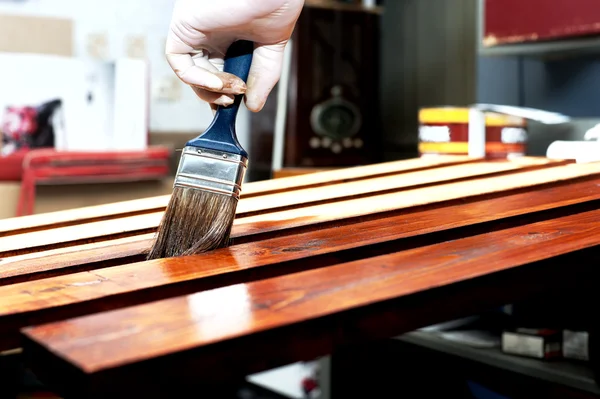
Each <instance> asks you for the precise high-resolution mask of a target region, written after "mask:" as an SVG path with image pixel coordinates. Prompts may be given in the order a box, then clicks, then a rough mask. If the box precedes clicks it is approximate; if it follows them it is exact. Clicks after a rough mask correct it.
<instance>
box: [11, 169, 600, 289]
mask: <svg viewBox="0 0 600 399" xmlns="http://www.w3.org/2000/svg"><path fill="white" fill-rule="evenodd" d="M442 169H446V168H440V170H442ZM543 172H544V173H542V171H526V172H521V173H520V174H519V176H518V177H519V178H518V179H516V178H514V176H510V175H509V176H506V175H504V176H496V177H490V178H485V179H472V180H467V181H462V182H457V183H452V184H442V185H435V186H431V187H425V188H419V189H414V190H408V191H404V192H398V193H391V194H385V195H375V196H371V197H367V198H359V199H354V200H343V201H342V200H340V201H337V202H334V203H328V204H323V205H316V206H309V207H304V208H302V209H295V210H287V211H280V212H271V213H269V214H261V215H257V216H253V217H246V218H243V217H240V218H238V219H236V221H235V223H234V228H233V233H232V237H233V238H234V240H235V242H238V243H239V242H242V243H243V242H249V241H251V240H252V239H258V238H259V237H260V238H268V237H273V236H275V235H281V234H284V235H291V234H294V233H297V232H301V231H304V230H306V229H308V228H311V227H316V226H317V225H320V226H321V227H325V226H327V225H336V224H337V225H339V224H340V223H345V222H347V221H352V220H353V219H355V218H360V219H361V220H366V219H373V218H375V217H377V216H378V214H380V213H384V212H385V213H390V212H398V211H402V212H406V211H407V210H409V209H411V208H415V207H417V206H425V205H432V204H436V205H438V206H444V205H445V204H446V202H448V201H455V200H457V199H462V200H466V199H468V198H470V197H475V196H479V195H486V194H493V193H501V195H504V193H505V192H507V191H508V190H514V189H524V188H527V187H531V188H534V187H536V186H537V185H540V184H548V183H549V182H552V183H554V184H556V183H557V182H559V181H561V180H562V181H567V182H568V181H570V180H569V179H568V178H578V177H583V178H589V177H590V176H591V177H593V176H598V177H600V165H593V166H590V165H569V166H568V167H561V168H559V169H556V170H553V169H549V170H544V171H543ZM557 203H559V202H558V201H557ZM159 219H160V217H159V216H158V215H157V214H148V215H140V216H135V217H131V218H127V219H126V222H123V221H119V220H109V221H104V222H95V223H91V224H84V225H81V226H71V227H61V228H57V229H54V230H52V231H39V232H33V233H29V234H27V239H22V238H21V236H20V235H17V236H10V237H4V238H3V239H2V238H0V253H2V249H3V248H4V250H5V251H4V254H5V255H7V254H8V255H11V252H10V251H11V248H16V249H13V250H12V253H13V254H14V255H13V256H8V257H5V258H4V259H3V262H0V265H2V268H0V285H5V284H8V283H11V282H14V281H20V279H22V280H27V279H31V278H33V276H35V275H38V277H44V276H48V275H53V274H62V273H64V272H70V270H66V269H65V268H69V267H70V268H73V269H72V270H73V271H75V270H81V269H87V270H90V269H93V268H97V267H102V266H104V265H105V264H106V263H110V264H114V262H113V261H114V260H118V259H119V258H121V257H122V256H123V257H125V258H127V260H128V261H131V260H132V259H133V260H142V256H143V255H144V254H145V253H146V252H147V249H148V248H149V245H150V243H151V235H148V234H145V233H147V232H149V231H154V230H153V229H154V226H156V225H157V223H158V220H159ZM123 228H125V229H127V230H128V231H127V232H123V231H122V230H120V229H123ZM136 228H137V230H136ZM138 233H139V234H142V235H139V234H138ZM122 236H126V237H129V238H122V239H120V240H119V242H113V241H114V240H115V239H117V238H119V237H122ZM88 242H96V243H97V246H93V245H88V244H86V243H88ZM103 243H105V244H103ZM128 243H129V244H128ZM107 244H108V245H111V251H103V250H98V248H103V247H105V246H106V245H107ZM112 244H114V245H112ZM117 244H118V245H117ZM28 255H29V256H28ZM131 257H133V258H131ZM32 259H33V260H34V261H33V262H30V261H31V260H32ZM36 259H37V260H36Z"/></svg>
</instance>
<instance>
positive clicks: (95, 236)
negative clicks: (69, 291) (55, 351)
mask: <svg viewBox="0 0 600 399" xmlns="http://www.w3.org/2000/svg"><path fill="white" fill-rule="evenodd" d="M559 165H562V163H560V162H556V163H555V162H551V163H548V162H547V161H546V160H543V159H542V160H538V159H535V158H534V159H528V160H522V161H521V162H493V163H491V162H488V163H486V162H480V163H473V164H468V165H457V166H449V167H442V168H436V169H434V170H424V171H419V172H411V173H406V174H400V175H392V176H387V177H382V178H374V179H369V180H362V181H359V182H349V183H341V184H336V185H334V186H330V187H321V188H319V189H315V188H313V189H306V190H304V189H302V190H298V191H294V192H291V193H278V194H271V195H267V196H260V197H255V198H247V199H242V200H241V201H240V203H239V205H238V208H237V210H236V217H237V218H238V219H239V218H242V217H245V216H249V215H256V214H261V213H264V212H267V211H274V210H277V209H295V208H297V207H303V206H310V205H312V204H317V203H327V202H330V201H335V200H344V199H349V198H354V197H356V198H360V197H362V196H369V195H376V194H378V193H385V192H390V193H393V192H397V191H401V190H403V189H407V188H410V187H411V186H415V187H417V186H425V185H427V184H433V183H436V182H449V181H452V180H459V179H461V178H462V179H464V178H468V177H476V176H484V175H489V176H493V175H494V174H498V173H501V172H517V171H525V170H529V169H530V168H531V167H533V169H534V170H536V167H539V166H543V167H550V166H554V167H557V166H559ZM162 214H163V212H154V213H147V214H140V215H136V216H130V217H127V218H119V219H109V220H102V221H98V222H91V223H80V224H77V225H73V226H65V227H56V228H54V229H51V230H41V231H34V232H30V233H26V234H27V236H26V237H27V238H26V239H24V238H23V236H22V235H20V234H15V235H9V236H5V237H0V256H1V257H6V256H11V255H17V254H23V253H27V252H32V251H40V250H44V249H52V248H57V247H59V246H64V245H65V244H67V243H70V242H77V243H82V242H84V241H85V240H92V241H98V240H107V239H113V238H121V237H125V236H131V235H136V234H146V233H150V232H154V231H155V230H156V227H157V226H158V224H159V222H160V219H161V217H162Z"/></svg>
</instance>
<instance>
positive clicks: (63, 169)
mask: <svg viewBox="0 0 600 399" xmlns="http://www.w3.org/2000/svg"><path fill="white" fill-rule="evenodd" d="M170 156H171V151H170V150H169V149H168V148H166V147H161V146H156V147H149V148H148V149H147V150H144V151H114V152H62V151H56V150H54V149H36V150H29V151H20V152H17V153H14V154H12V155H10V156H8V157H0V181H2V180H3V181H19V180H20V181H21V192H20V195H19V204H18V207H17V216H24V215H31V214H32V213H33V209H34V205H35V189H36V186H37V185H38V184H81V183H115V182H127V181H141V180H157V179H162V178H164V177H165V176H167V175H168V174H169V171H170V169H169V159H170Z"/></svg>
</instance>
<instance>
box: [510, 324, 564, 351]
mask: <svg viewBox="0 0 600 399" xmlns="http://www.w3.org/2000/svg"><path fill="white" fill-rule="evenodd" d="M561 338H562V333H561V331H560V330H550V329H527V328H518V329H515V330H512V331H504V332H503V333H502V351H503V352H504V353H508V354H510V355H518V356H526V357H533V358H536V359H552V358H557V357H561V341H562V340H561Z"/></svg>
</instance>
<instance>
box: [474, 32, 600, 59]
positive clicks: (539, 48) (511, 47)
mask: <svg viewBox="0 0 600 399" xmlns="http://www.w3.org/2000/svg"><path fill="white" fill-rule="evenodd" d="M592 54H600V37H596V36H594V37H591V38H581V39H568V40H551V41H545V42H537V43H516V44H501V45H496V46H490V47H485V46H483V45H481V46H480V47H479V55H481V56H525V57H545V58H565V57H579V56H585V55H592Z"/></svg>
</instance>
